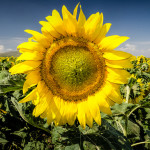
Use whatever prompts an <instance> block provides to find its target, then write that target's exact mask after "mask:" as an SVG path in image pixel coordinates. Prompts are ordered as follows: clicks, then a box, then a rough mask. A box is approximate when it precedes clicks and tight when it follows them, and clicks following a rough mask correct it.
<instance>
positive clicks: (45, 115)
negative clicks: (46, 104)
mask: <svg viewBox="0 0 150 150" xmlns="http://www.w3.org/2000/svg"><path fill="white" fill-rule="evenodd" d="M40 117H41V118H43V119H44V118H46V117H47V110H45V111H44V112H43V113H42V114H41V115H40Z"/></svg>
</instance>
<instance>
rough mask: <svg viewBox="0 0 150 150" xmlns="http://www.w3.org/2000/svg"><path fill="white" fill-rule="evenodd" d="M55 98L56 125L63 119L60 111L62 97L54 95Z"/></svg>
mask: <svg viewBox="0 0 150 150" xmlns="http://www.w3.org/2000/svg"><path fill="white" fill-rule="evenodd" d="M53 100H54V104H55V106H56V108H55V109H56V110H55V112H56V118H55V125H59V122H60V119H61V113H60V109H61V98H60V97H57V96H54V97H53Z"/></svg>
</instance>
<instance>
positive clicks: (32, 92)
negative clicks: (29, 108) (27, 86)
mask: <svg viewBox="0 0 150 150" xmlns="http://www.w3.org/2000/svg"><path fill="white" fill-rule="evenodd" d="M36 92H37V88H35V89H34V90H32V91H31V92H30V93H29V94H28V95H27V96H26V97H25V98H23V99H22V100H21V101H19V103H25V102H28V101H32V100H34V99H36V98H37V96H36Z"/></svg>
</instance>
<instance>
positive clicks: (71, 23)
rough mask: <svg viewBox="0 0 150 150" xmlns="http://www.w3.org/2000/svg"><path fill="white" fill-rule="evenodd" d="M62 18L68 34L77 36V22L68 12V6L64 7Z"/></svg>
mask: <svg viewBox="0 0 150 150" xmlns="http://www.w3.org/2000/svg"><path fill="white" fill-rule="evenodd" d="M62 16H63V22H64V26H65V30H66V32H67V34H71V35H76V33H77V20H76V18H74V16H73V15H72V14H71V13H70V12H69V11H68V10H67V8H66V6H63V7H62Z"/></svg>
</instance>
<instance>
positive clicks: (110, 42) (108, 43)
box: [98, 35, 129, 51]
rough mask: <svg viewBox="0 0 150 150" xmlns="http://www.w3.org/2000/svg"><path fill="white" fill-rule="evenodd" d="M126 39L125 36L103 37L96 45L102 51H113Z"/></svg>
mask: <svg viewBox="0 0 150 150" xmlns="http://www.w3.org/2000/svg"><path fill="white" fill-rule="evenodd" d="M128 39H129V37H126V36H118V35H112V36H108V37H105V38H104V39H103V40H102V41H101V42H100V43H99V44H98V45H99V47H100V48H101V49H102V50H103V51H107V50H113V49H115V48H116V47H118V46H119V45H120V44H121V43H123V42H125V41H126V40H128Z"/></svg>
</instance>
